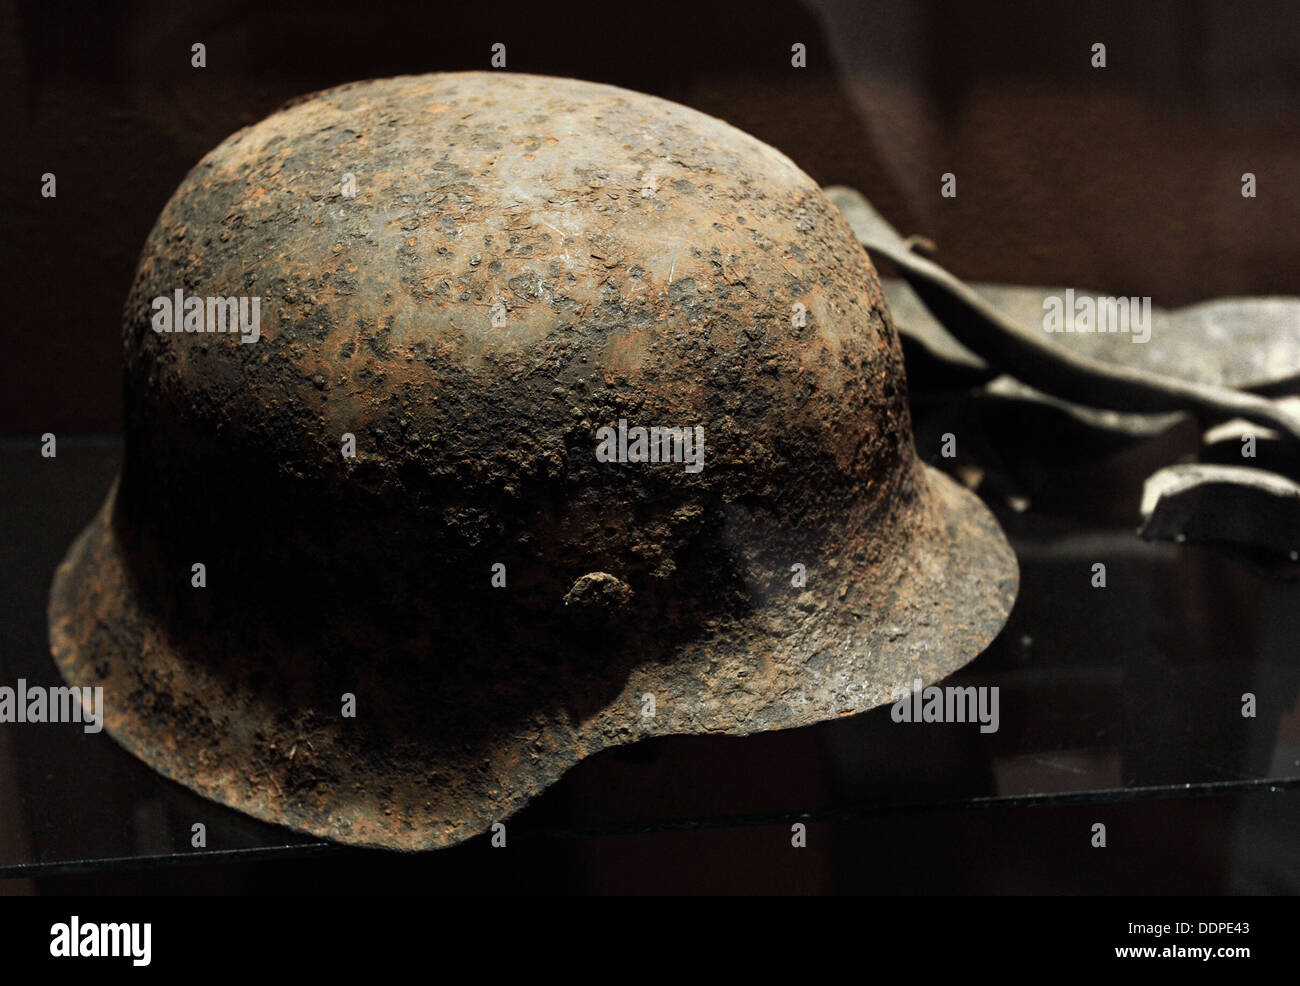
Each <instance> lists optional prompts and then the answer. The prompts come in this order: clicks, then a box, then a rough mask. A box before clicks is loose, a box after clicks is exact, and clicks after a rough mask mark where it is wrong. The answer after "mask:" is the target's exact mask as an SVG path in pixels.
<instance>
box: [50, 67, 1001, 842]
mask: <svg viewBox="0 0 1300 986" xmlns="http://www.w3.org/2000/svg"><path fill="white" fill-rule="evenodd" d="M353 188H355V194H352V190H353ZM177 289H183V290H184V292H186V293H187V294H189V295H194V296H199V297H209V296H219V297H227V296H258V297H260V299H261V303H260V304H261V308H260V311H261V326H260V336H259V338H258V339H257V341H256V342H253V343H250V344H246V343H243V342H241V341H240V338H239V337H238V336H226V335H218V334H186V333H173V334H164V333H159V332H155V331H154V330H153V327H152V324H151V303H152V299H154V298H156V297H159V296H170V295H171V294H172V293H173V292H174V291H175V290H177ZM123 334H124V345H125V372H126V404H127V410H126V460H125V465H124V467H123V471H122V474H121V476H120V479H119V481H118V483H117V484H116V486H115V488H114V490H113V492H112V493H111V494H110V496H109V498H108V500H107V502H106V503H105V505H104V507H103V509H102V511H101V512H100V514H99V516H98V517H97V518H96V519H95V520H94V521H93V522H92V523H91V525H90V526H89V527H88V528H87V529H86V531H85V532H84V533H83V534H82V535H81V537H80V538H79V540H78V541H77V542H76V543H75V544H74V545H73V547H72V549H71V550H70V552H69V555H68V557H67V559H66V560H65V562H64V563H63V565H62V566H61V567H60V568H59V570H58V572H57V574H56V578H55V583H54V588H53V592H52V596H51V602H50V636H51V642H52V647H53V652H54V655H55V658H56V660H57V661H58V663H59V665H60V667H61V669H62V671H63V673H64V675H65V676H66V677H67V678H68V680H70V681H73V682H76V683H79V684H101V685H103V686H104V687H105V694H106V703H107V706H108V710H109V712H108V716H107V721H106V725H107V728H108V729H109V731H110V732H111V733H112V735H113V736H114V737H115V738H116V739H117V740H118V741H119V742H120V743H122V744H123V745H124V746H126V747H127V748H128V749H129V750H131V751H133V752H134V753H136V754H137V755H138V756H140V757H141V758H142V759H144V760H145V761H147V762H148V763H150V764H151V765H153V766H154V767H155V768H157V769H158V770H159V771H161V772H162V773H164V774H166V775H167V776H169V777H172V778H174V779H176V780H178V781H180V782H182V783H184V784H186V785H188V786H190V787H191V788H193V789H194V790H196V791H199V792H200V793H202V794H205V795H207V796H208V797H211V798H213V799H215V800H217V801H220V802H223V803H225V804H228V805H232V806H234V807H236V808H239V809H241V810H243V811H246V812H249V813H251V814H253V815H255V816H257V817H259V818H263V819H267V820H271V821H275V822H280V823H283V824H286V825H290V826H292V827H294V828H297V829H301V830H304V831H307V832H311V833H314V834H317V835H320V836H325V837H328V838H331V839H337V840H341V841H344V842H350V843H356V844H364V845H377V846H387V847H392V848H397V849H408V850H409V849H427V848H436V847H439V846H445V845H449V844H452V843H455V842H458V841H460V840H463V839H466V838H468V837H471V836H473V835H475V834H478V833H480V832H483V831H485V830H486V829H487V828H488V827H489V826H490V825H491V824H492V823H493V822H494V821H497V820H500V819H502V818H504V817H506V816H508V815H509V814H510V813H511V812H513V811H515V810H517V809H518V808H519V807H521V806H522V805H523V804H525V803H526V802H527V801H528V800H529V799H530V798H531V797H533V796H534V795H536V794H537V793H538V792H539V791H541V790H542V789H543V788H545V787H546V786H547V785H549V784H551V783H552V782H554V781H555V780H556V779H557V778H558V777H559V776H560V775H561V774H562V773H563V772H564V771H565V770H566V769H568V768H569V767H570V766H572V765H573V764H574V763H576V762H577V761H578V760H579V759H581V758H582V757H584V756H587V755H589V754H591V753H593V752H595V751H597V750H600V749H602V748H605V747H608V746H612V745H615V744H619V743H627V742H631V741H634V740H636V739H638V738H641V737H644V736H651V735H658V734H665V733H693V732H723V733H735V734H744V733H751V732H755V731H758V730H766V729H777V728H782V727H788V726H798V725H803V724H807V723H812V722H816V721H819V720H822V719H827V718H831V717H834V716H839V715H844V714H847V713H851V712H859V711H862V710H865V709H869V708H871V707H873V706H876V705H879V704H881V703H883V702H886V701H889V700H891V699H892V698H893V697H894V696H895V693H896V692H897V691H898V690H899V689H901V688H906V687H910V686H911V684H912V683H913V681H914V680H915V679H917V678H921V679H923V680H925V681H927V682H929V681H933V680H935V679H938V678H941V677H943V676H944V675H946V674H948V673H950V672H951V671H953V670H954V669H956V668H957V667H959V666H961V665H962V664H964V663H965V662H967V661H968V660H970V659H971V658H972V657H974V656H975V655H976V654H977V653H979V652H980V650H982V649H983V648H984V647H985V645H987V644H988V642H989V641H990V640H991V639H992V638H993V636H994V635H995V634H996V633H997V632H998V630H999V629H1000V628H1001V626H1002V624H1003V622H1004V620H1005V618H1006V615H1007V612H1008V610H1009V608H1010V606H1011V603H1012V600H1013V598H1014V595H1015V590H1016V583H1017V569H1016V563H1015V558H1014V556H1013V555H1012V553H1011V551H1010V549H1009V547H1008V546H1007V544H1006V541H1005V540H1004V538H1003V536H1002V534H1001V532H1000V531H999V529H998V527H997V524H996V522H995V521H994V520H993V518H992V517H991V515H989V513H988V512H987V511H986V510H985V509H984V508H983V507H982V505H981V504H980V503H979V502H978V501H977V500H976V499H975V498H974V497H973V496H971V495H970V494H969V493H967V492H965V491H964V490H962V489H960V488H958V487H957V486H956V485H955V484H954V483H952V482H950V481H949V480H947V479H946V478H944V477H943V476H941V475H940V474H938V473H936V472H934V471H932V470H930V469H928V468H926V467H924V466H922V465H921V464H920V463H919V462H918V460H917V458H916V455H915V452H914V449H913V445H912V438H911V430H910V419H909V412H908V404H907V392H906V386H905V382H904V379H903V367H902V360H901V353H900V349H899V342H898V337H897V334H896V333H895V331H894V327H893V325H892V323H891V321H890V317H889V314H888V312H887V310H886V308H885V305H884V302H883V298H882V295H881V291H880V285H879V282H878V280H877V278H876V276H875V273H874V271H873V270H872V268H871V265H870V262H869V261H868V259H867V255H866V253H865V252H864V251H863V249H862V248H861V247H860V246H859V245H858V243H857V242H856V241H855V240H854V239H853V236H852V234H851V233H850V231H849V229H848V227H847V226H846V225H845V223H844V221H843V220H842V218H841V217H840V216H839V214H838V213H837V212H836V210H835V209H834V208H833V207H832V206H831V205H830V204H829V202H827V200H826V199H825V198H824V196H823V195H822V193H821V192H820V190H819V189H818V188H817V186H816V185H815V184H814V183H813V182H812V180H811V179H810V178H808V176H807V175H805V174H803V173H802V172H801V171H800V170H799V169H798V168H797V167H795V165H794V164H793V163H791V162H790V160H789V159H788V158H786V157H785V156H784V155H782V154H780V153H779V152H778V151H776V150H774V149H772V148H771V147H768V146H766V145H764V144H762V143H760V142H759V141H757V140H755V139H753V138H751V137H749V136H747V135H745V134H743V133H741V132H739V131H737V130H735V129H734V128H732V127H729V126H728V125H726V124H724V123H722V122H721V121H719V120H715V119H713V118H710V117H707V116H704V115H702V114H699V113H696V112H694V111H691V110H689V109H686V108H684V107H681V106H678V105H675V104H672V103H668V102H665V101H663V100H659V99H654V98H651V97H647V96H642V95H638V94H635V93H631V92H627V91H624V90H620V89H616V88H613V87H609V86H602V85H593V84H589V83H582V82H575V81H571V80H562V79H550V78H540V77H534V76H522V75H507V74H496V73H493V74H488V73H466V74H449V75H431V76H422V77H409V78H399V79H391V80H383V81H375V82H365V83H358V84H355V85H348V86H342V87H340V88H337V89H332V90H329V91H327V92H323V93H319V94H316V95H314V96H311V97H308V98H305V99H303V100H300V101H297V102H296V103H294V104H292V105H290V106H289V107H287V108H285V109H284V110H282V111H281V112H279V113H277V114H275V115H273V116H271V117H270V118H268V119H267V120H265V121H263V122H261V123H259V124H257V125H255V126H252V127H249V128H247V129H245V130H242V131H240V132H239V133H237V134H235V135H233V136H232V137H231V138H229V139H228V140H227V141H225V142H224V143H223V144H222V145H221V146H220V147H218V148H217V149H216V150H214V151H213V152H212V153H211V154H209V155H208V156H207V157H206V158H205V159H204V160H203V161H201V162H200V163H199V165H198V166H197V167H195V169H194V170H193V171H192V172H191V173H190V175H189V176H188V177H187V178H186V179H185V181H184V182H183V183H182V185H181V187H180V188H179V189H178V190H177V192H176V194H175V195H174V196H173V198H172V199H171V201H170V202H169V203H168V205H167V206H166V208H165V209H164V211H163V213H162V215H161V216H160V218H159V220H158V222H157V225H156V226H155V228H154V230H153V232H152V233H151V235H150V237H149V241H148V243H147V245H146V247H145V250H144V253H143V256H142V259H141V262H140V267H139V271H138V273H137V276H136V280H135V284H134V286H133V287H132V290H131V293H130V296H129V298H128V300H127V304H126V308H125V313H124V333H123ZM624 419H626V420H627V421H628V422H631V423H632V424H633V425H636V426H661V427H663V428H669V429H671V428H680V429H686V428H695V427H701V428H703V434H704V435H706V436H707V456H706V457H705V458H704V459H703V466H702V468H700V469H698V470H694V469H693V468H685V467H684V466H683V465H682V464H681V463H680V462H675V461H651V462H635V461H615V462H611V461H602V460H601V459H599V458H598V457H597V455H596V454H595V452H596V449H597V441H598V439H597V431H598V430H599V429H601V428H609V427H612V426H614V425H615V424H616V423H617V422H619V421H621V420H624ZM350 440H351V442H352V443H354V444H355V457H352V456H349V455H347V454H346V451H347V450H348V449H349V447H350V446H349V441H350ZM195 563H202V564H203V565H204V566H205V572H206V584H205V586H204V587H203V588H195V587H194V585H193V579H192V575H191V572H192V566H193V565H194V564H195ZM800 567H801V568H800ZM796 568H799V570H800V571H801V572H803V573H805V575H804V576H800V578H799V579H798V580H795V579H794V578H792V576H791V572H792V570H795V569H796ZM805 582H806V584H805ZM647 694H650V695H653V696H654V699H655V701H654V702H653V703H652V709H653V711H652V714H647V711H646V710H647V708H648V707H649V706H648V703H646V702H645V701H644V700H643V699H644V696H645V695H647ZM348 697H351V698H352V699H354V708H355V715H344V714H341V710H346V709H348V708H349V706H348V704H347V699H348Z"/></svg>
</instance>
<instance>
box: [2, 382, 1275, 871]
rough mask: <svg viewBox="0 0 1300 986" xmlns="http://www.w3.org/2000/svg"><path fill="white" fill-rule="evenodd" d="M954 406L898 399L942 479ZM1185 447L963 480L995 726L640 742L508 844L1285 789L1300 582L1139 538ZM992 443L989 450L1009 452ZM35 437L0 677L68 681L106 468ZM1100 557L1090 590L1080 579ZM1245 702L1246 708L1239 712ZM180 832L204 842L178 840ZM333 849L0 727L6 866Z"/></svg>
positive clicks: (109, 761) (867, 726)
mask: <svg viewBox="0 0 1300 986" xmlns="http://www.w3.org/2000/svg"><path fill="white" fill-rule="evenodd" d="M961 413H964V412H963V411H962V410H961V409H960V407H959V406H957V405H954V404H953V403H951V402H946V403H942V404H939V405H935V406H928V405H926V403H925V401H924V400H919V401H918V402H917V404H916V418H917V421H916V430H917V435H918V448H919V449H921V453H922V455H923V457H925V458H927V460H929V461H931V462H932V463H934V464H935V465H940V466H944V465H946V464H945V463H943V462H941V461H939V460H938V459H937V457H936V456H930V455H927V454H926V450H927V449H928V448H936V449H937V448H938V445H937V443H935V442H934V441H933V438H934V435H936V434H938V433H940V432H941V429H943V428H946V427H948V426H949V425H948V422H949V420H950V419H951V417H952V415H954V414H961ZM993 425H994V422H993V421H992V418H991V417H990V416H989V415H984V416H983V417H981V416H980V415H976V416H975V417H973V418H968V419H967V421H966V428H967V433H969V432H970V430H971V428H972V427H973V426H974V427H977V428H981V429H984V431H985V435H986V437H987V436H988V435H993V436H998V435H1003V434H1004V433H1003V432H1002V431H1000V430H998V429H997V428H995V427H994V426H993ZM1196 434H1197V432H1196V431H1195V429H1194V428H1192V427H1190V425H1189V426H1188V427H1182V428H1177V427H1176V428H1174V429H1173V430H1172V431H1170V432H1167V433H1165V434H1162V435H1159V436H1156V437H1154V438H1149V439H1145V440H1142V441H1139V442H1135V443H1132V444H1130V445H1126V446H1125V447H1122V448H1118V449H1116V450H1113V451H1111V452H1109V453H1107V454H1088V455H1071V454H1069V452H1068V451H1067V453H1064V454H1062V455H1061V456H1060V457H1059V459H1058V460H1057V461H1046V462H1045V461H1043V457H1042V456H1041V455H1040V456H1037V457H1035V458H1034V460H1033V461H1032V462H1030V463H1029V464H1026V463H1025V462H1024V461H1023V460H1019V459H1017V460H1015V461H1017V462H1018V465H1017V467H1016V469H1014V470H1004V473H1005V474H1006V475H1011V476H1012V478H1013V479H1014V481H1015V486H1016V489H1015V490H1014V491H1011V492H1012V493H1014V495H1008V491H1007V490H1005V489H1001V490H1000V492H999V493H998V494H997V495H993V494H992V492H991V491H992V490H993V489H999V487H998V486H997V484H995V483H993V482H989V483H986V484H985V488H982V489H980V490H979V492H980V493H981V495H984V496H985V497H986V499H987V502H989V505H990V506H991V507H992V508H993V510H994V511H995V513H996V514H997V516H998V519H999V520H1000V522H1001V523H1002V525H1003V527H1004V529H1005V530H1006V532H1007V535H1008V537H1009V539H1010V540H1011V543H1012V545H1013V547H1014V548H1015V551H1016V554H1017V557H1018V558H1019V561H1020V568H1021V586H1020V594H1019V598H1018V599H1017V602H1016V606H1015V609H1014V611H1013V612H1012V614H1011V617H1010V620H1009V622H1008V624H1007V626H1006V628H1005V629H1004V630H1003V632H1002V633H1001V634H1000V635H999V637H998V638H997V639H996V640H995V641H994V642H993V644H992V645H991V646H990V647H989V648H988V649H987V650H986V651H985V653H984V654H982V655H981V656H980V657H979V658H978V659H977V660H975V661H974V662H973V663H971V664H970V665H968V666H967V667H966V668H964V669H962V670H961V671H960V672H958V673H957V674H956V675H955V676H954V677H953V678H952V679H950V680H949V681H948V682H947V683H948V684H958V685H974V686H989V687H991V686H996V687H997V688H998V695H999V701H998V713H999V721H998V728H997V730H996V731H995V732H989V733H984V732H981V731H980V729H979V726H978V724H961V723H949V724H925V725H915V724H906V723H897V722H895V721H893V719H892V717H891V715H890V708H889V707H888V706H886V707H882V708H878V709H875V710H873V711H871V712H868V713H866V714H863V715H858V716H852V717H847V718H843V719H838V720H835V721H831V722H826V723H821V724H818V725H814V726H808V727H803V728H799V729H793V730H788V731H782V732H774V733H764V734H758V735H754V736H749V737H724V736H676V737H663V738H658V739H653V740H648V741H644V742H641V743H638V744H636V745H634V746H631V747H626V748H621V749H615V750H609V751H606V752H604V753H601V754H598V755H596V756H594V757H592V758H590V759H588V760H587V761H584V762H583V763H581V764H579V765H578V766H577V767H575V768H574V769H573V770H571V771H570V772H569V773H568V774H567V775H566V776H565V777H564V778H563V779H562V780H561V781H560V782H559V783H557V784H556V785H555V786H554V787H553V788H551V789H550V790H548V791H547V792H546V793H545V794H543V795H542V796H541V797H539V798H538V799H536V800H535V801H534V802H533V803H532V804H530V805H529V806H528V807H527V808H526V809H524V810H523V811H522V812H521V813H519V814H517V815H516V816H514V818H513V819H511V820H510V821H509V823H508V825H509V831H510V837H511V839H512V840H517V841H518V842H519V843H520V844H528V843H532V844H534V845H538V844H543V843H547V842H564V841H568V840H572V839H587V838H600V837H603V836H608V835H618V834H636V833H645V832H672V831H679V832H692V831H694V832H700V831H705V830H710V829H719V828H733V829H734V828H743V827H749V826H763V825H773V824H778V823H780V824H785V825H787V826H788V825H789V824H790V823H792V822H794V821H800V820H806V821H808V822H809V823H811V824H816V823H821V822H827V823H837V822H845V821H846V820H847V821H852V820H854V819H860V818H866V817H869V816H878V815H882V814H894V815H901V816H905V817H913V818H915V817H917V816H925V815H927V814H935V813H945V812H953V811H964V812H972V811H979V810H981V809H988V808H998V809H1009V810H1010V809H1015V808H1017V807H1043V806H1050V805H1060V806H1066V805H1078V804H1090V803H1095V804H1116V803H1132V802H1138V801H1142V800H1144V799H1146V800H1160V799H1170V798H1179V797H1210V798H1213V797H1218V796H1223V795H1237V794H1241V795H1247V796H1255V795H1258V794H1264V793H1267V792H1278V791H1282V790H1286V791H1289V792H1291V794H1294V793H1295V791H1296V790H1298V789H1300V707H1298V706H1297V691H1298V688H1300V662H1297V659H1296V647H1295V643H1296V641H1297V640H1300V583H1295V582H1285V581H1278V580H1270V579H1267V578H1265V577H1263V576H1262V575H1259V574H1256V573H1255V572H1253V571H1251V570H1249V569H1247V568H1245V567H1243V566H1241V565H1239V564H1238V563H1237V562H1235V561H1232V560H1230V559H1228V558H1226V557H1222V556H1220V555H1217V554H1214V553H1211V552H1209V551H1205V550H1200V549H1195V548H1185V547H1180V546H1176V545H1172V544H1163V543H1147V542H1145V541H1142V540H1141V539H1139V538H1138V537H1137V536H1136V535H1135V527H1136V514H1137V503H1138V499H1139V495H1140V492H1141V483H1142V479H1143V477H1144V476H1146V475H1147V474H1149V473H1150V472H1151V471H1154V469H1155V468H1157V467H1158V466H1159V465H1163V464H1167V463H1169V462H1172V461H1175V460H1176V459H1177V458H1178V457H1179V456H1185V455H1187V454H1188V453H1189V452H1190V451H1192V450H1194V448H1195V438H1196ZM1006 441H1007V439H1005V437H1003V438H999V439H998V440H996V441H990V442H988V443H986V444H987V449H986V451H991V453H992V454H993V455H995V456H997V455H998V454H999V453H1000V452H1005V453H1007V459H1010V458H1011V456H1010V453H1009V452H1008V450H1007V449H1005V448H1002V449H999V443H1001V444H1002V445H1005V444H1006ZM1018 441H1021V442H1023V441H1024V438H1023V436H1021V438H1020V439H1018ZM39 446H40V443H39V442H38V441H37V440H36V439H34V438H32V439H25V440H21V439H9V440H6V441H5V442H4V443H3V444H0V463H3V467H2V468H0V498H2V501H3V503H4V512H3V520H2V521H0V525H2V526H3V532H2V534H3V536H0V559H2V562H3V563H2V564H0V572H3V578H4V582H5V592H4V593H3V595H2V596H0V621H2V624H0V625H2V626H3V641H4V646H3V649H2V650H0V685H9V686H15V685H16V684H17V681H18V680H19V679H25V680H26V681H27V682H28V684H31V685H56V684H60V683H61V681H60V679H59V676H58V672H57V670H56V669H55V666H54V664H53V662H52V660H51V658H50V656H49V650H48V643H47V639H46V623H45V608H46V601H47V595H48V591H49V585H50V579H51V576H52V574H53V571H54V568H55V566H56V565H57V564H58V562H59V561H60V559H61V558H62V557H63V553H64V552H65V551H66V549H67V547H68V545H69V544H70V543H71V542H72V540H73V538H74V537H75V536H76V534H77V533H78V531H80V529H81V528H82V526H83V525H84V524H85V523H86V522H87V521H88V520H89V519H90V517H91V516H92V514H93V513H94V511H95V510H96V509H98V507H99V505H100V503H101V502H102V500H103V497H104V495H105V492H106V491H107V489H108V486H109V483H110V482H111V480H112V478H113V476H114V474H115V472H116V470H117V467H118V464H119V461H120V455H121V446H120V442H119V441H118V440H117V439H115V438H108V437H95V438H75V437H71V436H68V437H63V436H60V438H59V444H58V455H57V457H55V458H53V459H45V458H42V457H41V454H40V447H39ZM961 464H962V463H961V461H960V460H958V462H956V463H953V464H952V466H953V469H954V470H956V469H957V468H958V467H959V466H960V465H961ZM1096 562H1103V563H1104V564H1105V565H1106V567H1107V585H1106V587H1105V588H1104V589H1102V588H1093V587H1092V586H1091V584H1090V577H1091V572H1092V565H1093V564H1094V563H1096ZM1246 693H1250V694H1252V695H1253V696H1255V706H1256V708H1255V712H1256V714H1255V715H1254V716H1253V717H1247V716H1243V714H1242V707H1243V695H1245V694H1246ZM1292 800H1294V799H1292ZM199 822H201V823H202V824H203V826H204V827H205V829H206V840H205V842H206V844H205V846H203V847H201V848H196V847H194V846H193V845H192V844H191V833H192V826H193V825H194V824H195V823H199ZM918 824H920V823H919V822H918ZM344 851H345V850H343V849H342V848H341V847H337V846H332V845H330V844H327V843H323V842H320V841H319V840H315V839H312V838H310V837H305V836H302V835H299V834H297V833H294V832H292V831H290V830H288V829H284V828H281V827H277V826H274V825H268V824H264V823H261V822H259V821H256V820H254V819H252V818H249V817H246V816H244V815H242V814H239V813H237V812H234V811H232V810H229V809H227V808H224V807H222V806H220V805H217V804H215V803H213V802H210V801H208V800H206V799H204V798H201V797H199V796H198V795H196V794H193V793H192V792H190V791H189V790H188V789H186V788H184V787H183V786H181V785H179V784H176V783H173V782H171V781H168V780H166V779H164V778H163V777H161V776H160V775H158V774H155V773H154V772H153V771H152V770H150V769H149V768H148V767H146V766H145V765H143V764H142V763H140V762H139V761H137V760H135V759H134V758H133V757H132V756H130V755H129V754H127V753H126V752H124V751H123V750H122V749H121V748H119V747H118V746H117V745H116V743H114V742H113V740H112V739H111V738H110V737H109V736H108V734H107V733H106V732H105V733H98V734H88V733H86V732H84V730H83V728H82V727H81V726H80V725H78V724H75V723H74V724H23V723H4V724H0V876H7V877H15V876H41V875H51V874H53V875H58V874H75V873H84V872H87V871H94V870H96V869H101V870H122V869H129V868H132V867H146V866H158V865H167V864H168V863H170V862H193V861H194V860H195V859H208V860H212V861H221V860H232V859H233V860H258V859H264V858H265V859H293V858H297V857H303V856H311V855H318V854H324V855H329V854H331V853H339V852H344Z"/></svg>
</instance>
